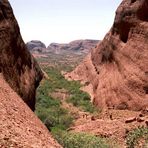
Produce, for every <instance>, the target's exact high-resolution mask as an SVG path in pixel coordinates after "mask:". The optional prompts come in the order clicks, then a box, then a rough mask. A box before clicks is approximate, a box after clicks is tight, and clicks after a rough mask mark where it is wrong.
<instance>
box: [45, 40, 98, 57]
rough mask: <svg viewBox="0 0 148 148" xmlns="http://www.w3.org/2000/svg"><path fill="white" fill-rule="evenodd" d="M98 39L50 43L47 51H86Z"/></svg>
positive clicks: (59, 52)
mask: <svg viewBox="0 0 148 148" xmlns="http://www.w3.org/2000/svg"><path fill="white" fill-rule="evenodd" d="M97 43H98V40H88V39H87V40H75V41H72V42H70V43H68V44H59V43H51V44H50V45H49V46H48V47H47V50H48V51H49V52H53V53H56V54H61V53H63V52H68V51H71V52H72V51H73V52H80V53H81V52H82V53H88V52H89V51H90V50H91V48H94V47H95V46H96V44H97Z"/></svg>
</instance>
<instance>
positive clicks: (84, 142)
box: [52, 129, 109, 148]
mask: <svg viewBox="0 0 148 148" xmlns="http://www.w3.org/2000/svg"><path fill="white" fill-rule="evenodd" d="M52 133H53V135H54V137H55V139H56V140H57V141H58V142H59V143H60V144H61V145H62V146H63V147H64V148H109V146H108V144H107V143H106V141H105V140H104V139H102V138H99V137H96V136H94V135H91V134H87V133H70V132H65V131H61V130H58V129H54V130H52Z"/></svg>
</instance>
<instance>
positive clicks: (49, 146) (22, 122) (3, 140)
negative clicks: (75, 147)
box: [0, 73, 61, 148]
mask: <svg viewBox="0 0 148 148" xmlns="http://www.w3.org/2000/svg"><path fill="white" fill-rule="evenodd" d="M0 147H1V148H10V147H11V148H60V147H61V146H60V145H59V144H57V142H56V141H55V140H54V139H53V137H52V136H51V135H50V133H49V132H48V130H47V129H46V127H45V126H44V125H43V123H42V122H41V121H40V120H39V119H38V118H37V117H36V116H35V115H34V113H33V112H32V111H31V110H30V109H29V107H28V106H27V105H26V104H25V103H24V102H23V100H22V99H21V98H20V97H19V96H18V95H17V93H16V92H14V91H13V89H12V88H10V86H9V85H8V84H7V82H6V81H5V80H4V78H3V75H2V74H1V73H0Z"/></svg>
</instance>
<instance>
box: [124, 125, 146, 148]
mask: <svg viewBox="0 0 148 148" xmlns="http://www.w3.org/2000/svg"><path fill="white" fill-rule="evenodd" d="M140 138H143V139H144V140H145V141H146V143H148V128H146V127H139V128H136V129H134V130H133V131H131V132H129V133H128V135H127V138H126V144H127V147H128V148H134V147H135V145H136V144H137V143H138V140H139V139H140Z"/></svg>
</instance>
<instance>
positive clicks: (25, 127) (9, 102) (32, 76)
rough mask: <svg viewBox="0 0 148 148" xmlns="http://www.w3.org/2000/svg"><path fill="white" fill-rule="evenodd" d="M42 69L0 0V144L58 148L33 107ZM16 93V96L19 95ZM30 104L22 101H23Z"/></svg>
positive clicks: (5, 4) (3, 145)
mask: <svg viewBox="0 0 148 148" xmlns="http://www.w3.org/2000/svg"><path fill="white" fill-rule="evenodd" d="M41 78H42V72H41V70H40V68H39V66H38V64H37V63H36V61H35V60H34V58H33V57H32V56H31V55H30V53H29V51H28V50H27V48H26V46H25V44H24V42H23V40H22V38H21V35H20V31H19V27H18V24H17V22H16V20H15V18H14V15H13V11H12V8H11V6H10V4H9V2H8V1H7V0H1V1H0V147H1V148H8V147H16V148H22V147H23V148H41V147H42V148H60V147H61V146H59V144H57V142H56V141H55V140H54V139H53V138H52V136H51V135H50V133H49V132H48V130H47V129H46V127H45V126H44V125H43V124H42V123H41V121H40V120H39V119H38V118H37V117H36V116H35V114H34V113H33V112H32V111H31V110H30V109H29V107H30V108H31V109H32V110H34V106H35V89H36V87H37V86H38V84H39V82H40V80H41ZM10 86H11V87H10ZM18 94H19V95H18ZM20 96H21V97H22V98H23V100H24V101H25V102H26V103H27V104H28V105H29V107H28V106H27V105H26V104H25V103H24V101H23V100H22V99H21V98H20Z"/></svg>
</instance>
